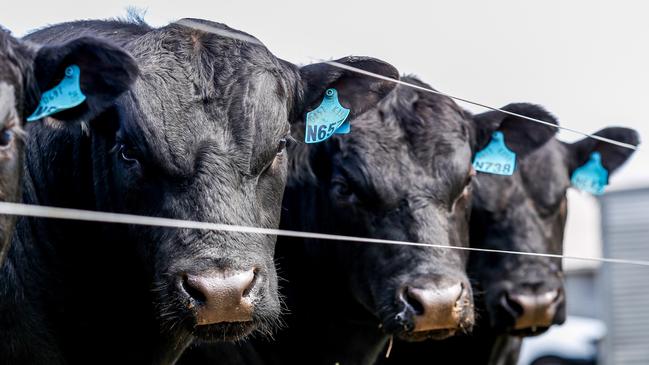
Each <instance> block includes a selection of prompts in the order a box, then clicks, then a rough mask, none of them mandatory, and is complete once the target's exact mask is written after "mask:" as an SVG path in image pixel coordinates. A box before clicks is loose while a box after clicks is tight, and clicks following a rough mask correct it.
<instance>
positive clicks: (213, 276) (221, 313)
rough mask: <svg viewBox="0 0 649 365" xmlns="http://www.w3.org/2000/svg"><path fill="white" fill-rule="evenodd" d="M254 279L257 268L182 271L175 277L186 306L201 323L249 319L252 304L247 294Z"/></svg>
mask: <svg viewBox="0 0 649 365" xmlns="http://www.w3.org/2000/svg"><path fill="white" fill-rule="evenodd" d="M256 278H257V270H255V269H250V270H247V271H235V272H233V271H222V270H214V271H205V272H200V273H185V274H182V275H181V276H180V277H179V279H178V280H179V287H180V291H181V293H182V294H183V295H185V296H186V299H187V301H188V305H187V306H188V308H189V309H191V310H192V311H193V313H194V316H195V321H196V324H197V325H199V326H201V325H213V324H219V323H232V322H248V321H251V320H252V318H253V309H254V306H253V300H252V298H251V295H250V293H251V291H252V290H253V288H254V286H255V283H256V282H257V280H256Z"/></svg>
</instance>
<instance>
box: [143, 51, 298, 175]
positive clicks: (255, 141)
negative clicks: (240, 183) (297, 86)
mask: <svg viewBox="0 0 649 365" xmlns="http://www.w3.org/2000/svg"><path fill="white" fill-rule="evenodd" d="M179 44H182V42H179ZM187 52H190V53H191V52H192V50H187ZM135 57H136V60H137V61H138V64H139V66H140V72H141V77H140V78H139V80H138V81H137V82H136V84H135V86H134V87H133V95H134V98H135V100H136V104H137V106H136V109H138V112H137V114H139V115H138V116H137V118H135V120H136V122H137V123H138V124H139V125H138V126H136V127H137V128H138V129H140V130H142V131H143V132H144V133H145V134H146V135H147V138H148V139H150V143H149V146H148V148H149V149H155V151H153V154H154V155H155V156H156V158H159V157H160V158H162V157H164V159H165V160H168V161H166V162H168V163H169V164H171V165H173V166H175V167H176V168H180V169H183V170H185V169H190V168H191V167H192V165H193V157H194V156H195V154H196V151H197V150H198V149H199V148H200V147H201V145H204V144H205V143H209V144H212V145H213V146H215V147H217V148H218V149H220V150H221V152H222V153H224V154H228V155H231V156H232V157H233V160H236V161H240V162H241V163H240V164H241V165H242V166H241V168H242V169H244V170H245V169H249V168H250V165H251V164H254V163H255V160H256V158H257V157H258V156H259V155H260V154H263V153H264V151H265V150H267V149H270V148H272V147H275V146H276V143H277V139H278V137H279V136H281V135H282V134H285V133H286V131H287V130H288V107H287V106H288V102H287V100H286V96H285V95H286V91H287V90H290V87H289V86H288V85H287V83H288V82H289V81H290V78H289V80H288V81H287V80H286V79H282V78H280V77H279V75H281V73H282V72H283V70H279V69H277V68H276V66H277V67H279V66H278V65H271V64H269V63H264V62H262V63H257V62H255V61H250V60H247V59H245V58H242V57H241V56H237V55H233V56H232V57H225V56H224V55H222V54H221V55H220V56H219V57H216V56H215V57H213V60H212V61H206V60H205V57H206V54H196V55H191V54H190V55H187V54H183V53H182V52H181V53H178V52H169V51H168V50H167V49H166V48H164V47H153V48H150V49H149V50H148V51H146V52H143V51H142V50H139V51H138V53H136V54H135ZM197 57H198V58H201V59H200V60H198V59H197Z"/></svg>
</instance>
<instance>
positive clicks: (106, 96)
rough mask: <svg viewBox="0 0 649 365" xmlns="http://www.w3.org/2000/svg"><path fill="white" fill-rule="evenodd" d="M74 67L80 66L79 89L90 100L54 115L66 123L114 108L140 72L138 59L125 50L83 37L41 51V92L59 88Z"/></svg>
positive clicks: (37, 74) (36, 65) (37, 67)
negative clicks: (109, 107) (118, 98)
mask: <svg viewBox="0 0 649 365" xmlns="http://www.w3.org/2000/svg"><path fill="white" fill-rule="evenodd" d="M73 65H76V66H78V71H79V88H80V89H81V92H82V93H83V95H85V97H86V99H85V101H84V102H83V103H81V104H79V105H78V106H75V107H71V108H69V109H64V110H62V111H59V112H57V113H56V114H54V115H52V116H53V117H54V118H56V119H60V120H64V121H78V120H87V119H90V118H93V117H94V116H96V115H97V114H99V113H100V112H101V111H103V110H104V109H105V108H107V107H108V106H110V105H112V103H113V102H114V101H115V99H116V98H117V97H118V96H120V95H121V94H122V93H123V92H124V91H126V90H127V89H128V88H129V87H130V86H131V84H132V83H133V82H134V81H135V79H136V78H137V76H138V73H139V71H138V67H137V64H136V62H135V60H134V59H133V58H132V57H131V56H130V55H129V54H128V53H126V52H125V51H124V50H122V49H121V48H119V47H117V46H115V45H112V44H110V43H108V42H106V41H103V40H100V39H96V38H92V37H82V38H78V39H75V40H72V41H70V42H67V43H63V44H60V45H55V46H44V47H42V48H40V49H39V50H38V51H37V54H36V57H35V59H34V77H35V81H36V83H37V85H38V90H39V92H40V93H41V94H42V93H44V92H46V91H48V90H51V89H52V88H54V87H56V86H57V85H59V83H61V81H62V80H63V79H64V77H65V76H66V72H68V73H69V72H70V66H73ZM68 76H69V75H68ZM40 98H41V95H39V96H37V97H36V100H35V103H36V104H38V101H39V100H40ZM36 106H37V105H33V109H32V110H34V109H36Z"/></svg>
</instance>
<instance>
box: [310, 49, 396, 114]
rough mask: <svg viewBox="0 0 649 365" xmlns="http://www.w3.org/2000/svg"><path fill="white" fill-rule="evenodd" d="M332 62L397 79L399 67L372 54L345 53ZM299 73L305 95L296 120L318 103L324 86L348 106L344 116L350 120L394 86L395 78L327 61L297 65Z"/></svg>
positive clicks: (341, 102)
mask: <svg viewBox="0 0 649 365" xmlns="http://www.w3.org/2000/svg"><path fill="white" fill-rule="evenodd" d="M335 62H337V63H340V64H342V65H345V66H350V67H355V68H358V69H361V70H364V71H368V72H372V73H375V74H378V75H381V76H384V77H388V78H391V79H395V80H398V79H399V71H397V69H396V68H394V66H392V65H390V64H389V63H386V62H384V61H381V60H378V59H375V58H370V57H345V58H341V59H339V60H336V61H335ZM300 76H301V79H302V84H303V90H304V97H303V100H302V103H301V104H302V105H301V106H299V109H300V114H301V117H302V118H298V120H303V118H304V113H306V112H309V111H311V110H313V109H315V108H317V107H318V106H319V105H320V103H321V102H322V99H323V98H324V95H325V91H326V90H327V89H330V88H333V89H336V91H337V92H338V100H339V102H340V104H341V105H342V106H343V107H345V108H347V109H349V110H350V111H349V116H348V119H347V120H351V119H353V118H355V117H356V116H358V115H360V114H362V113H364V112H365V111H367V110H369V109H371V108H372V107H374V106H375V105H376V103H378V102H379V101H380V100H381V99H383V98H384V97H385V96H386V95H387V94H388V93H389V92H390V91H392V89H394V87H395V86H396V83H394V82H391V81H388V80H382V79H379V78H376V77H372V76H368V75H364V74H361V73H358V72H354V71H350V70H346V69H343V68H340V67H336V66H332V65H331V64H328V63H326V62H322V63H314V64H311V65H308V66H304V67H302V68H300Z"/></svg>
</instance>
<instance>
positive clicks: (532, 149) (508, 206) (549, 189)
mask: <svg viewBox="0 0 649 365" xmlns="http://www.w3.org/2000/svg"><path fill="white" fill-rule="evenodd" d="M506 109H507V110H510V111H514V112H518V113H519V114H523V115H526V116H531V117H535V118H538V119H541V120H544V121H547V122H550V123H556V119H555V118H554V117H553V116H552V115H550V114H549V113H548V112H546V111H545V110H543V109H542V108H540V107H535V106H532V105H529V104H513V105H510V106H508V107H506ZM493 118H495V119H499V118H504V119H505V120H510V121H511V122H512V123H518V124H523V125H525V126H524V127H523V128H522V131H523V132H524V133H525V134H524V135H519V136H512V137H511V138H508V139H507V138H506V140H507V143H508V144H509V145H510V147H512V148H515V146H516V145H521V146H523V145H527V144H528V143H529V142H526V140H529V139H530V138H531V139H538V135H537V133H536V132H533V131H532V129H535V128H536V127H535V126H534V123H533V122H529V121H525V120H522V119H519V118H515V117H510V116H506V115H503V114H500V115H499V114H498V113H497V112H489V113H484V114H480V115H477V116H476V120H477V121H483V120H485V119H493ZM528 128H529V129H528ZM597 134H598V135H601V136H604V137H608V138H611V139H616V140H619V141H621V142H626V143H630V144H634V145H637V144H638V136H637V134H636V132H635V131H633V130H630V129H626V128H606V129H604V130H602V131H600V132H598V133H597ZM528 146H529V148H528V149H527V151H526V153H523V154H519V155H518V157H519V158H518V167H517V168H516V171H515V172H514V174H513V175H512V176H497V175H489V174H482V173H480V174H478V178H477V179H476V182H475V184H474V192H475V195H474V201H473V211H472V219H471V245H472V246H474V247H477V248H488V249H499V250H512V251H523V252H535V253H549V254H561V253H562V252H563V231H564V226H565V221H566V215H567V200H566V191H567V190H568V187H569V186H570V176H571V174H572V172H573V171H574V170H575V169H576V168H577V167H579V166H581V165H583V164H584V163H586V161H588V159H589V157H590V155H591V153H592V152H595V151H598V152H600V153H601V155H602V160H603V164H604V166H605V167H606V169H607V170H608V171H609V173H612V172H613V171H615V170H616V169H617V168H618V167H619V166H620V165H621V164H622V163H623V162H624V161H626V159H627V158H628V157H629V156H630V155H631V153H632V150H629V149H625V148H622V147H618V146H614V145H610V144H607V143H604V142H600V141H597V140H594V139H590V138H587V139H584V140H582V141H579V142H576V143H573V144H569V143H563V142H560V141H558V140H556V139H554V138H552V139H550V140H549V141H548V142H547V143H545V144H543V145H542V146H539V145H538V144H534V145H528ZM469 267H470V271H471V274H472V277H473V278H474V279H475V280H476V282H477V285H478V287H479V289H478V292H479V294H481V295H480V297H481V298H482V300H484V304H485V305H486V310H487V313H486V314H485V316H486V317H488V319H489V323H490V325H491V327H492V328H494V329H495V330H497V331H500V332H505V331H506V332H508V333H511V334H516V335H530V334H539V333H542V332H543V331H545V330H546V329H547V328H548V327H549V326H551V325H552V324H555V323H557V324H560V323H563V321H564V320H565V315H566V314H565V293H564V289H563V273H562V267H561V260H560V259H557V258H547V257H537V256H520V255H508V254H495V253H483V252H476V253H472V254H471V259H470V264H469Z"/></svg>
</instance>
